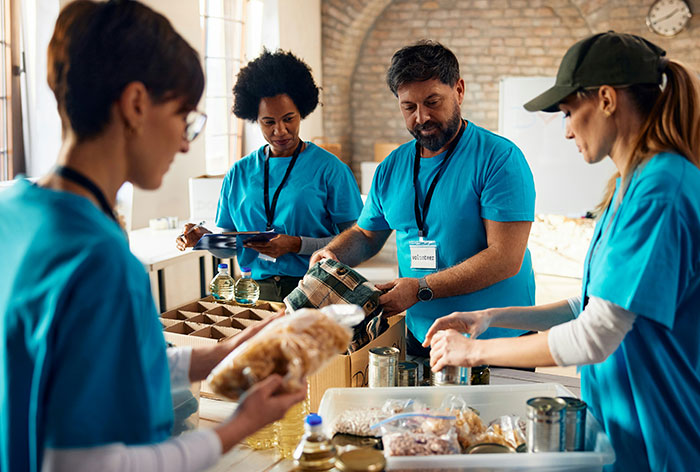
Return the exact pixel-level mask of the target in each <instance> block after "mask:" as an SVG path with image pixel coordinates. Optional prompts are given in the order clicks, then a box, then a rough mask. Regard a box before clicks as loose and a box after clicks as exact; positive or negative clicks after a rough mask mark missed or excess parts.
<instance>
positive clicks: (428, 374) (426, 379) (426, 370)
mask: <svg viewBox="0 0 700 472" xmlns="http://www.w3.org/2000/svg"><path fill="white" fill-rule="evenodd" d="M432 379H433V372H432V370H431V369H430V359H426V360H424V361H423V381H422V382H421V385H432V384H433V381H432Z"/></svg>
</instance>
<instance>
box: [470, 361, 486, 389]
mask: <svg viewBox="0 0 700 472" xmlns="http://www.w3.org/2000/svg"><path fill="white" fill-rule="evenodd" d="M490 383H491V369H489V366H487V365H475V366H474V367H472V373H471V375H470V377H469V385H488V384H490Z"/></svg>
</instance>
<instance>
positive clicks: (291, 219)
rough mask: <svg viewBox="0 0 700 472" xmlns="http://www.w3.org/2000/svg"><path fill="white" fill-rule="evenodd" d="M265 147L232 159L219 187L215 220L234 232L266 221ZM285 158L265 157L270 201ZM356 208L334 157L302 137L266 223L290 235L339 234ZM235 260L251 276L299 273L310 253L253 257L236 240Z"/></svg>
mask: <svg viewBox="0 0 700 472" xmlns="http://www.w3.org/2000/svg"><path fill="white" fill-rule="evenodd" d="M265 159H267V157H266V156H265V146H262V147H260V148H259V149H258V150H257V151H254V152H252V153H250V154H248V155H247V156H246V157H244V158H243V159H241V160H239V161H238V162H236V163H235V164H234V165H233V167H231V169H230V170H229V171H228V173H227V174H226V177H225V178H224V182H223V184H222V186H221V195H220V196H219V207H218V209H217V212H216V225H217V226H218V227H220V228H236V230H238V231H264V230H265V225H266V223H267V217H266V215H265V203H264V200H263V197H264V188H265V187H264V175H265V174H264V171H263V169H264V164H265ZM291 160H292V158H291V157H273V158H271V159H270V187H269V192H270V193H269V195H270V202H271V201H272V196H273V195H274V194H275V191H276V190H277V187H279V185H280V182H282V178H283V177H284V174H285V172H286V171H287V167H288V166H289V163H290V161H291ZM361 210H362V199H361V198H360V191H359V190H358V188H357V182H356V181H355V178H354V177H353V175H352V172H351V171H350V168H349V167H348V166H347V165H345V164H344V163H343V162H342V161H340V159H338V158H337V157H335V156H334V155H333V154H331V153H329V152H328V151H326V150H324V149H322V148H320V147H318V146H316V145H315V144H313V143H310V142H306V148H305V149H304V150H303V151H302V152H301V153H300V154H299V158H298V159H297V162H296V164H295V165H294V168H293V169H292V172H291V173H290V174H289V179H288V180H287V182H286V183H285V184H284V187H283V188H282V190H281V191H280V194H279V199H278V201H277V209H276V211H275V215H274V219H273V220H272V226H273V229H274V231H276V232H278V233H283V234H289V235H291V236H308V237H311V238H325V237H328V236H333V235H335V234H338V233H339V230H338V228H337V226H336V225H337V224H338V223H345V222H348V221H355V220H357V217H358V216H359V214H360V211H361ZM236 253H237V257H238V263H239V265H240V266H241V267H250V268H251V269H252V277H253V278H254V279H264V278H268V277H273V276H275V275H285V276H292V277H303V276H304V274H306V271H307V270H308V269H309V259H310V258H311V256H310V255H301V254H297V253H287V254H285V255H283V256H281V257H278V258H277V261H275V262H272V261H266V260H263V259H260V258H258V255H259V253H258V252H257V251H255V250H253V249H247V248H244V247H242V245H240V244H239V245H238V247H237V250H236Z"/></svg>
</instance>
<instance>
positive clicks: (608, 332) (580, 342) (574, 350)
mask: <svg viewBox="0 0 700 472" xmlns="http://www.w3.org/2000/svg"><path fill="white" fill-rule="evenodd" d="M636 317H637V315H636V314H635V313H632V312H631V311H628V310H625V309H624V308H622V307H620V306H618V305H615V304H614V303H610V302H609V301H607V300H603V299H602V298H598V297H590V298H589V300H588V304H587V305H586V307H585V309H584V310H583V311H582V312H581V314H580V315H578V317H577V318H576V319H574V320H571V321H567V322H566V323H562V324H560V325H557V326H554V327H553V328H551V329H550V330H549V336H548V343H549V351H550V353H551V354H552V357H553V358H554V361H555V362H556V363H557V365H561V366H566V365H583V364H595V363H597V362H602V361H604V360H605V359H606V358H607V357H608V356H609V355H610V354H612V353H613V352H615V349H617V348H618V346H619V345H620V343H621V342H622V340H623V339H624V338H625V335H626V334H627V333H628V332H629V331H630V330H631V329H632V326H633V325H634V320H635V319H636Z"/></svg>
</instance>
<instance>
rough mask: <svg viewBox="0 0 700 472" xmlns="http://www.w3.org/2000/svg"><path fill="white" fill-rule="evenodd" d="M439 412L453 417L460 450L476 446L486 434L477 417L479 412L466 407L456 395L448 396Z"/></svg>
mask: <svg viewBox="0 0 700 472" xmlns="http://www.w3.org/2000/svg"><path fill="white" fill-rule="evenodd" d="M440 410H442V411H445V412H448V413H449V414H451V415H454V416H455V418H456V421H455V428H456V430H457V440H458V441H459V445H460V446H462V449H466V448H468V447H469V446H472V445H474V444H478V443H480V442H484V441H481V440H480V438H481V436H483V435H484V433H486V430H487V428H486V425H485V424H484V422H483V421H482V420H481V418H480V417H479V412H478V411H477V410H475V409H474V408H471V407H470V406H468V405H467V403H466V401H464V399H462V398H461V397H458V396H456V395H448V396H447V397H445V399H444V400H443V401H442V405H441V406H440Z"/></svg>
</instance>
